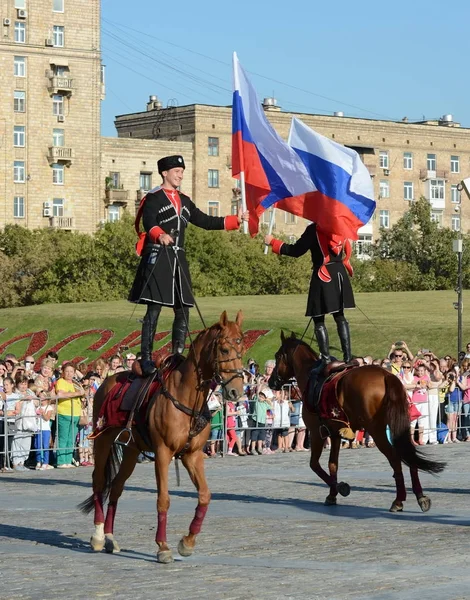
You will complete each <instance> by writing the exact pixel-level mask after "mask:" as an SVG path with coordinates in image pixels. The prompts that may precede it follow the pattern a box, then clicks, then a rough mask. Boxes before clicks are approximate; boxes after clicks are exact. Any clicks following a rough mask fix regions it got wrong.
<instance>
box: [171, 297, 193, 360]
mask: <svg viewBox="0 0 470 600" xmlns="http://www.w3.org/2000/svg"><path fill="white" fill-rule="evenodd" d="M188 319H189V309H188V308H177V309H176V310H175V320H174V321H173V330H172V332H171V345H172V354H183V352H184V345H185V342H186V333H187V323H188Z"/></svg>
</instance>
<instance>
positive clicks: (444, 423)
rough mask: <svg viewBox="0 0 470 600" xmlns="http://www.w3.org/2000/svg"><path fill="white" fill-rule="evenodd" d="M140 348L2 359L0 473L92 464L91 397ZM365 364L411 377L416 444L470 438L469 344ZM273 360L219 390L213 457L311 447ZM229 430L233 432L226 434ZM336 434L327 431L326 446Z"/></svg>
mask: <svg viewBox="0 0 470 600" xmlns="http://www.w3.org/2000/svg"><path fill="white" fill-rule="evenodd" d="M136 358H137V357H136V355H134V354H131V353H128V354H125V355H123V356H122V355H120V354H116V355H114V356H112V357H111V358H110V359H109V360H108V361H107V362H106V361H104V360H102V359H98V360H97V361H96V362H95V363H94V364H93V368H92V369H91V370H88V369H87V368H86V367H85V366H84V365H78V367H76V366H75V365H74V364H72V363H70V362H65V363H62V364H60V363H59V357H58V356H57V354H55V353H54V352H51V353H49V354H48V355H47V356H46V358H44V359H43V360H42V361H41V364H40V365H36V363H35V359H34V357H33V356H26V357H25V359H24V361H19V360H18V359H17V357H16V356H15V355H14V354H6V355H5V356H4V357H3V359H1V360H0V472H7V471H11V470H16V471H24V470H27V469H28V468H32V469H36V470H46V469H52V468H54V467H56V468H60V469H69V468H74V467H79V466H83V467H87V466H93V442H92V441H91V440H90V439H89V438H88V436H89V434H90V433H91V431H92V417H93V397H94V394H95V392H96V390H97V389H98V387H99V386H100V384H101V383H102V381H103V380H104V379H105V378H106V377H108V376H109V375H112V374H115V373H118V372H120V371H124V370H129V369H130V368H131V367H132V364H133V362H134V361H135V360H136ZM356 358H357V360H358V362H359V364H360V365H370V364H374V365H380V366H381V367H382V368H384V369H386V370H388V371H390V372H391V373H392V374H394V375H395V376H397V377H398V378H399V379H400V380H401V381H402V383H403V385H404V387H405V389H406V392H407V395H408V400H409V409H410V436H411V439H412V442H413V443H414V444H416V445H425V444H431V445H435V444H438V443H459V442H469V441H470V343H469V344H467V346H466V352H462V353H461V354H460V355H459V356H458V358H453V357H452V356H450V355H446V356H444V357H440V358H439V357H438V356H436V355H435V354H434V352H433V351H432V350H430V349H426V348H422V349H420V350H419V351H418V352H417V353H416V355H413V354H412V353H411V351H410V349H409V347H408V345H407V344H406V342H403V341H400V342H396V343H394V344H392V346H391V348H390V351H389V353H388V354H387V356H386V357H383V358H374V357H372V356H364V357H356ZM274 366H275V361H274V360H268V361H266V363H265V365H264V369H263V371H262V372H260V368H259V366H258V365H257V364H256V362H255V360H254V359H249V360H248V363H247V366H246V368H245V382H244V395H243V396H242V397H241V398H239V399H238V401H236V402H233V401H229V402H226V401H224V399H223V396H222V393H221V392H220V391H218V390H215V391H214V392H211V394H210V397H209V399H208V406H209V410H210V412H211V432H210V437H209V441H208V443H207V447H206V455H207V457H217V456H219V455H221V454H223V453H226V455H227V456H256V455H260V454H273V453H280V452H282V453H287V452H304V451H307V450H308V447H309V436H308V432H307V431H306V427H305V424H304V422H303V419H302V400H301V393H300V391H299V389H298V387H297V384H296V382H295V381H294V380H293V381H291V382H289V384H288V385H286V386H284V388H283V389H282V390H281V391H274V390H272V389H270V388H269V385H268V381H269V377H270V375H271V373H272V370H273V368H274ZM224 436H225V440H224ZM373 445H374V444H373V440H372V438H371V437H370V436H369V435H368V434H367V432H364V431H360V432H357V435H356V439H355V441H354V442H344V444H343V447H344V448H351V447H352V448H355V447H359V446H365V447H373ZM328 446H329V439H328V438H327V439H325V447H328Z"/></svg>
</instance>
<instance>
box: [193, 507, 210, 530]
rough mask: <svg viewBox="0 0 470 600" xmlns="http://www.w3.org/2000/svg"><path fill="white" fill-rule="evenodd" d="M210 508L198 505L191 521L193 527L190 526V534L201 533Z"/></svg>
mask: <svg viewBox="0 0 470 600" xmlns="http://www.w3.org/2000/svg"><path fill="white" fill-rule="evenodd" d="M208 508H209V507H208V506H201V505H200V504H198V505H197V508H196V512H195V514H194V519H193V520H192V521H191V525H190V526H189V533H192V534H193V535H197V534H198V533H199V532H200V531H201V527H202V523H203V521H204V517H205V516H206V512H207V509H208Z"/></svg>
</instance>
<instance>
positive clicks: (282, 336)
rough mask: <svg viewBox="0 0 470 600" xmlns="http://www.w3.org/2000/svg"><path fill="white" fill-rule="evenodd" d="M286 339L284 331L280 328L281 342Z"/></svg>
mask: <svg viewBox="0 0 470 600" xmlns="http://www.w3.org/2000/svg"><path fill="white" fill-rule="evenodd" d="M285 341H286V336H285V335H284V331H283V330H282V329H281V342H282V343H284V342H285Z"/></svg>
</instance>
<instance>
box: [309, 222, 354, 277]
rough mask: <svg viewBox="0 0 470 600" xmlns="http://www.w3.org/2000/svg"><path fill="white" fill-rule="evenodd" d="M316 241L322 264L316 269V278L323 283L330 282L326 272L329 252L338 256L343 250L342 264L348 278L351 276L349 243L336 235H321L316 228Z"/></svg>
mask: <svg viewBox="0 0 470 600" xmlns="http://www.w3.org/2000/svg"><path fill="white" fill-rule="evenodd" d="M317 240H318V245H319V246H320V250H321V251H322V254H323V264H322V265H321V267H320V268H319V269H318V277H319V278H320V279H321V280H322V281H324V282H325V283H329V282H330V281H331V275H330V273H329V271H328V267H327V264H328V262H329V261H330V252H332V253H333V254H336V256H339V255H340V254H341V252H343V250H344V254H345V256H344V258H343V264H344V266H345V268H346V270H347V272H348V273H349V275H350V276H352V274H353V268H352V265H351V262H350V258H351V252H352V248H351V242H350V241H349V240H348V239H347V238H342V237H339V236H338V235H334V234H333V235H332V234H327V233H323V231H320V230H319V229H318V227H317Z"/></svg>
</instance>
